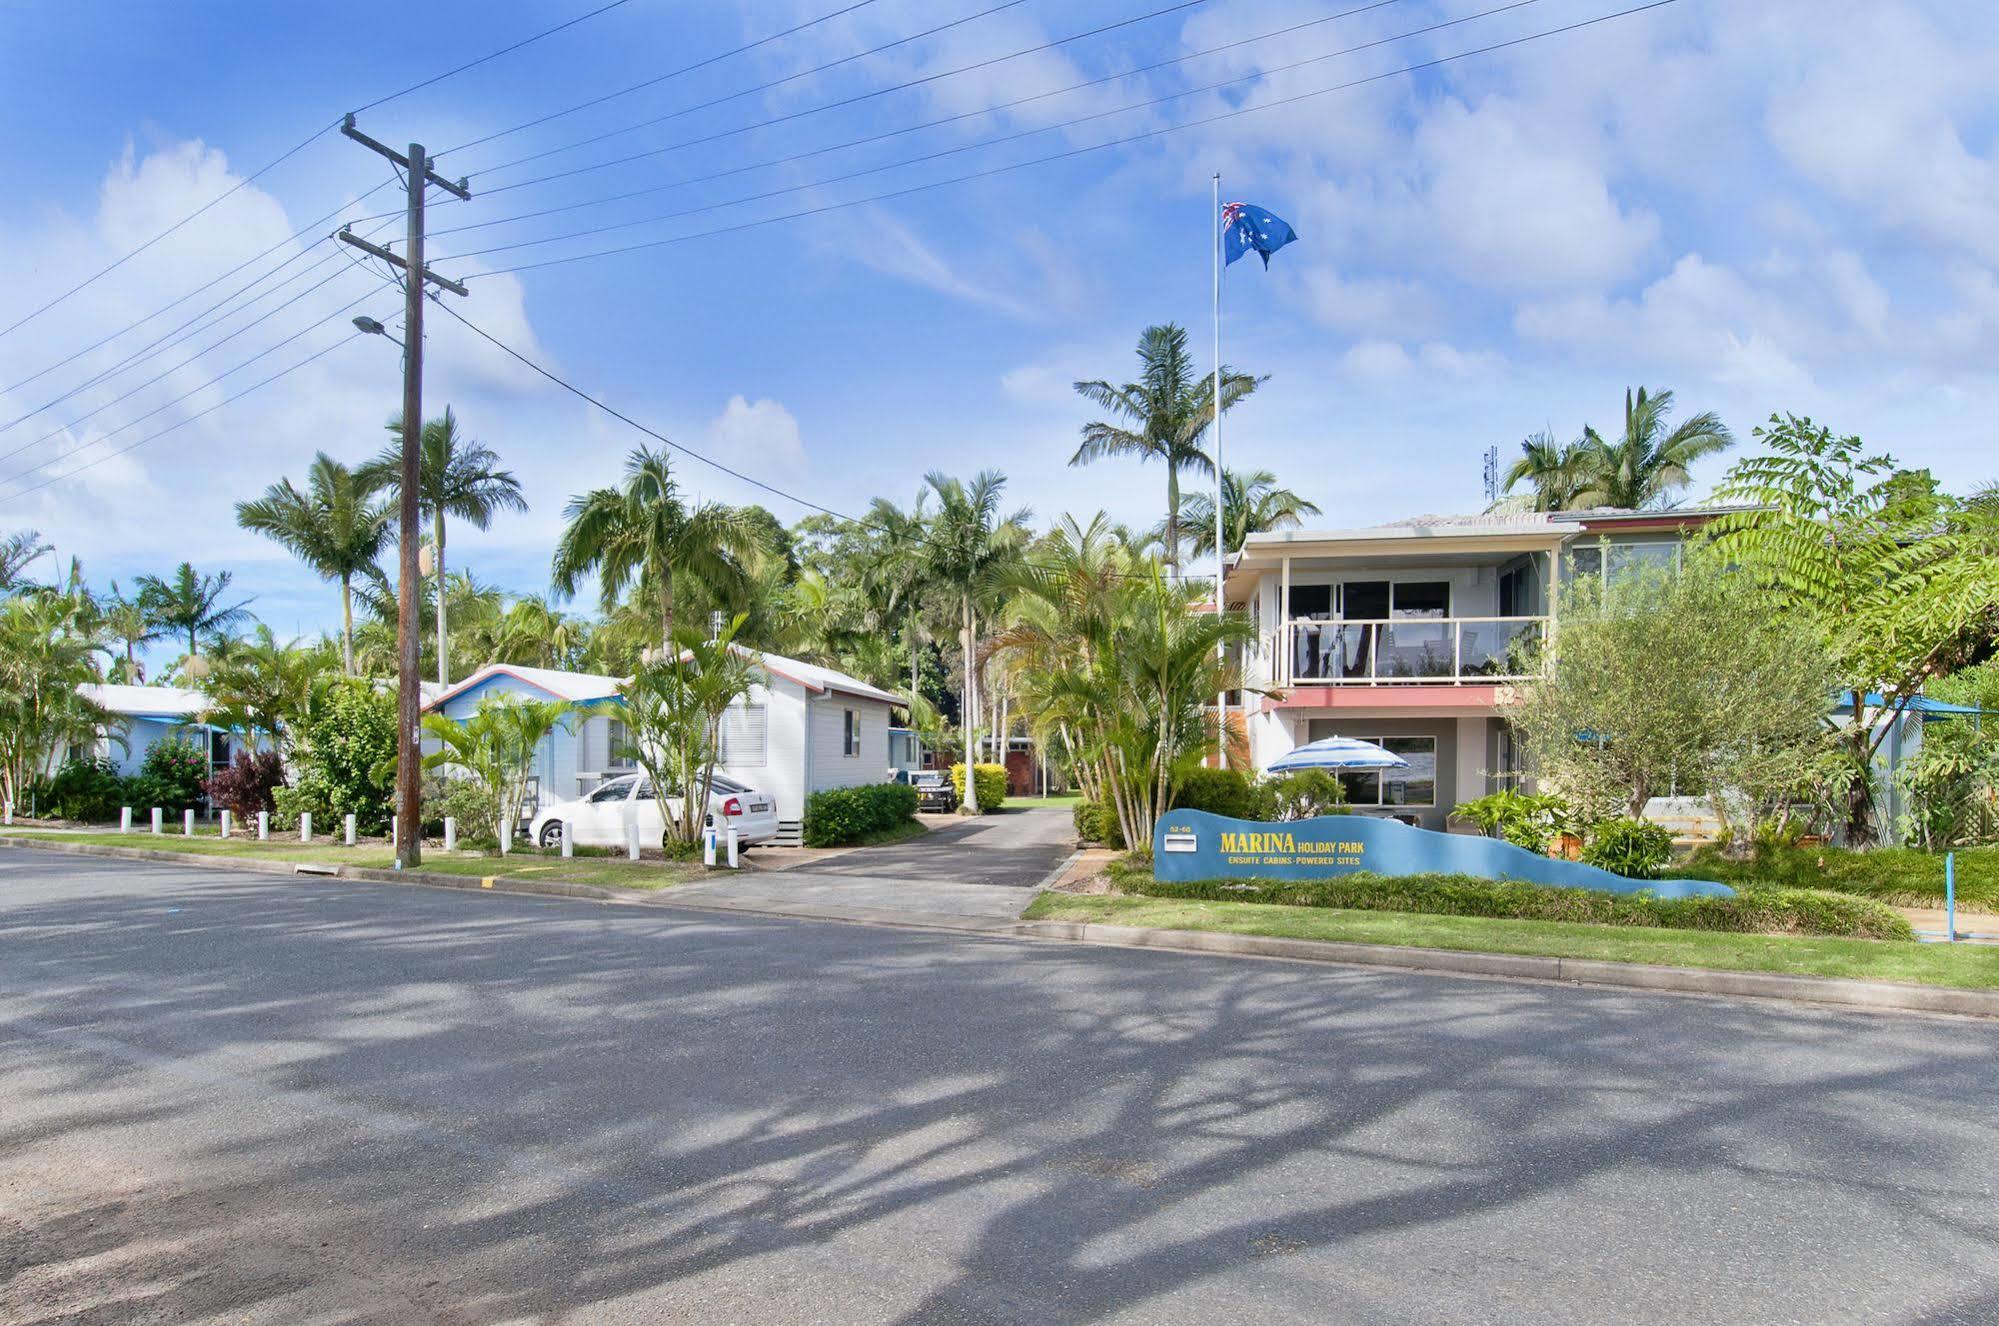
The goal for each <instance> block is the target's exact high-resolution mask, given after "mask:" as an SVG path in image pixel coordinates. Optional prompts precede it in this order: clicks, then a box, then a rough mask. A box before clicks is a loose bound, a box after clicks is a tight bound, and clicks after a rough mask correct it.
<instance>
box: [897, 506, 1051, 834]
mask: <svg viewBox="0 0 1999 1326" xmlns="http://www.w3.org/2000/svg"><path fill="white" fill-rule="evenodd" d="M924 482H925V483H927V484H928V485H929V486H930V491H931V492H933V493H935V494H936V495H937V514H936V515H935V516H934V517H932V519H931V521H930V532H929V539H928V542H926V543H925V545H924V549H925V568H926V572H927V574H928V576H929V579H930V580H931V582H932V583H934V584H935V585H936V586H937V587H938V589H939V590H940V592H943V593H948V594H949V595H950V596H951V598H952V599H953V600H954V604H953V606H954V607H956V608H957V610H958V617H959V630H960V634H959V637H958V638H959V648H960V652H961V654H962V657H963V659H964V664H965V681H964V693H963V707H962V709H961V710H960V718H961V720H962V722H963V725H964V737H965V809H966V810H968V811H970V812H972V813H974V814H976V813H977V812H978V809H979V804H978V780H977V779H976V778H974V777H973V776H972V775H973V773H974V772H975V770H976V766H977V765H978V762H979V745H978V739H979V719H978V713H979V703H978V699H979V682H978V669H979V615H980V614H981V613H982V612H983V611H985V610H986V609H987V608H988V607H989V606H990V605H991V604H992V603H993V601H994V600H995V598H996V597H997V596H998V595H999V593H1000V592H1001V591H1002V590H1003V589H1004V588H1005V586H1006V585H1007V584H1008V583H1009V581H1010V579H1011V578H1012V576H1013V575H1014V574H1015V572H1016V570H1017V569H1018V567H1019V565H1020V561H1021V553H1022V551H1023V550H1024V549H1025V548H1026V546H1027V542H1028V538H1029V532H1028V528H1027V525H1028V521H1030V520H1032V519H1033V514H1032V513H1031V512H1030V511H1028V509H1027V508H1025V507H1022V508H1021V509H1020V510H1018V511H1016V512H1014V513H1013V514H1012V515H1006V516H1003V515H1001V514H1000V502H1001V499H1002V495H1003V494H1004V493H1005V491H1006V476H1005V475H1003V474H1001V473H1000V472H999V471H998V470H982V471H980V473H979V475H978V477H976V478H974V479H973V480H972V482H971V484H970V485H969V486H968V485H966V484H964V483H962V482H960V481H959V480H957V479H954V478H952V477H950V476H949V475H946V474H943V473H941V472H939V471H934V470H933V471H932V472H931V473H930V474H929V475H928V476H927V477H926V478H925V480H924Z"/></svg>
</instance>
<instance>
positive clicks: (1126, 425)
mask: <svg viewBox="0 0 1999 1326" xmlns="http://www.w3.org/2000/svg"><path fill="white" fill-rule="evenodd" d="M1138 363H1139V376H1138V381H1136V382H1127V383H1124V384H1123V385H1122V386H1118V385H1114V384H1112V383H1111V382H1109V381H1106V380H1104V379H1102V378H1098V379H1096V380H1094V381H1090V382H1078V383H1076V384H1075V387H1076V392H1077V394H1079V395H1080V396H1082V397H1083V399H1085V400H1087V401H1089V402H1090V403H1091V404H1092V405H1095V406H1096V407H1097V408H1098V409H1100V410H1103V411H1106V412H1107V413H1109V414H1110V415H1111V418H1109V419H1100V420H1096V421H1094V422H1091V423H1087V424H1084V425H1083V442H1082V445H1081V446H1079V447H1077V448H1076V454H1075V455H1074V456H1071V457H1070V458H1069V463H1070V464H1071V465H1088V464H1090V463H1092V462H1094V461H1099V460H1103V459H1105V458H1106V457H1109V456H1136V457H1137V458H1138V459H1140V460H1142V461H1143V460H1158V461H1162V462H1164V463H1165V466H1166V559H1167V563H1168V565H1169V566H1171V567H1172V568H1173V570H1174V572H1175V573H1176V574H1177V573H1178V571H1179V567H1180V473H1181V471H1182V470H1191V471H1193V472H1194V473H1196V474H1209V475H1212V474H1213V473H1214V472H1215V463H1214V461H1213V460H1211V459H1210V458H1209V456H1208V453H1207V452H1205V451H1203V450H1202V449H1201V443H1202V440H1203V439H1204V438H1205V437H1206V436H1207V432H1208V429H1209V428H1210V427H1211V426H1212V425H1213V424H1214V421H1215V389H1214V379H1213V377H1212V375H1210V374H1206V373H1201V372H1199V371H1198V370H1196V368H1195V367H1194V359H1193V356H1192V355H1190V354H1189V353H1188V352H1187V329H1186V328H1184V327H1181V326H1178V325H1176V324H1174V323H1170V322H1169V323H1166V324H1164V325H1163V326H1156V327H1147V328H1146V329H1145V331H1144V332H1143V333H1141V334H1140V335H1139V338H1138ZM1267 381H1269V377H1268V375H1265V376H1264V377H1260V378H1258V377H1251V376H1250V375H1249V374H1247V373H1238V372H1236V371H1235V370H1234V369H1231V368H1227V367H1224V368H1223V369H1222V401H1221V408H1222V409H1224V410H1228V409H1231V408H1232V407H1234V405H1235V404H1236V402H1238V401H1240V400H1241V399H1242V398H1243V397H1245V396H1247V395H1249V394H1250V393H1252V392H1254V391H1255V390H1256V389H1257V387H1259V386H1261V385H1262V384H1263V383H1264V382H1267Z"/></svg>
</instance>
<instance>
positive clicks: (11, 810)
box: [7, 801, 14, 824]
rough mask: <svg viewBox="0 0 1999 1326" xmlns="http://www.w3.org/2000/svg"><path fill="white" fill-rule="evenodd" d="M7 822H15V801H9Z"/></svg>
mask: <svg viewBox="0 0 1999 1326" xmlns="http://www.w3.org/2000/svg"><path fill="white" fill-rule="evenodd" d="M7 822H8V823H9V824H12V823H13V822H14V803H13V802H11V801H9V802H8V803H7Z"/></svg>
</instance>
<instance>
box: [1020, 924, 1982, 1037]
mask: <svg viewBox="0 0 1999 1326" xmlns="http://www.w3.org/2000/svg"><path fill="white" fill-rule="evenodd" d="M1014 931H1015V933H1016V934H1018V935H1020V936H1021V937H1023V938H1030V939H1055V940H1067V941H1069V942H1072V943H1083V944H1104V945H1110V946H1113V947H1118V948H1151V949H1169V950H1174V951H1178V952H1183V953H1212V954H1223V955H1230V956H1238V957H1259V958H1285V959H1289V960H1291V961H1294V962H1327V963H1336V964H1341V965H1348V966H1362V967H1391V968H1395V969H1398V970H1402V971H1420V972H1438V973H1442V974H1446V975H1457V976H1500V977H1509V978H1512V979H1516V980H1530V981H1555V982H1559V983H1561V984H1564V985H1589V986H1599V987H1605V988H1611V989H1623V990H1656V991H1663V992H1669V993H1675V994H1700V995H1722V996H1727V997H1731V998H1751V999H1781V1000H1787V1001H1790V1002H1794V1003H1812V1004H1836V1005H1840V1006H1843V1007H1848V1008H1867V1009H1877V1010H1885V1011H1894V1012H1903V1013H1949V1014H1956V1015H1959V1016H1964V1017H1981V1018H1999V990H1963V989H1954V988H1951V987H1948V986H1935V985H1901V984H1897V983H1895V982H1891V981H1855V980H1847V979H1844V978H1841V977H1831V976H1787V975H1783V974H1781V973H1777V972H1747V971H1717V970H1713V969H1711V968H1705V967H1653V966H1648V965H1646V964H1644V963H1637V962H1600V961H1596V960H1593V959H1584V958H1549V957H1537V956H1533V955H1528V954H1515V953H1470V952H1460V951H1457V950H1454V949H1430V948H1401V947H1396V946H1393V945H1388V944H1346V943H1339V942H1337V941H1332V940H1319V939H1277V938H1272V937H1270V936H1265V935H1236V934H1226V933H1222V932H1219V931H1213V930H1159V929H1151V928H1147V927H1139V926H1124V925H1100V924H1097V923H1094V922H1083V921H1022V922H1021V923H1020V924H1019V925H1017V926H1016V927H1014Z"/></svg>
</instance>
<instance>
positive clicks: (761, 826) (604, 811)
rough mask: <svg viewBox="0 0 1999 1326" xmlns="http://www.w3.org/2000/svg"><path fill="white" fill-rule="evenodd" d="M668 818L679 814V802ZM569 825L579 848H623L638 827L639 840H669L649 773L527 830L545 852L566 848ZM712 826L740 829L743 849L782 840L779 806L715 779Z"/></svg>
mask: <svg viewBox="0 0 1999 1326" xmlns="http://www.w3.org/2000/svg"><path fill="white" fill-rule="evenodd" d="M669 805H670V810H669V812H668V813H671V814H673V815H675V816H676V817H677V816H678V814H679V810H680V806H679V802H678V800H677V799H675V800H673V801H671V802H670V803H669ZM565 820H567V821H568V822H569V832H570V838H571V841H573V842H574V843H575V844H576V845H577V846H578V847H623V846H624V845H625V835H626V832H627V829H628V827H629V826H630V825H633V824H637V825H638V826H639V841H640V842H641V843H643V844H645V845H646V846H648V847H657V846H659V844H660V840H661V839H662V838H663V837H665V835H666V817H665V815H664V814H662V813H661V810H660V801H659V798H658V797H657V796H655V795H653V790H652V779H651V778H648V777H647V776H645V775H644V774H626V775H624V776H623V777H621V778H613V779H610V780H609V781H608V782H605V783H603V784H600V785H599V786H598V787H597V788H595V789H594V790H593V791H591V792H590V793H589V794H588V795H587V796H583V797H579V798H577V799H576V800H574V801H558V802H556V803H555V804H554V805H551V806H545V807H543V808H542V809H541V810H540V811H539V812H537V813H536V815H535V817H534V819H533V821H531V822H530V823H529V825H528V833H529V836H530V838H531V839H532V841H534V842H537V843H539V844H541V845H542V846H543V847H560V846H561V845H562V824H563V821H565ZM707 822H708V823H709V824H715V825H720V826H722V827H723V828H724V829H726V828H727V827H728V826H729V825H734V826H735V828H736V841H737V842H738V843H740V844H742V845H744V846H753V845H755V844H757V843H767V842H769V841H770V840H771V839H773V838H775V837H777V803H776V802H775V801H773V800H772V799H771V797H770V795H769V794H768V793H766V792H758V791H756V790H754V789H752V788H747V787H744V786H743V785H742V784H741V783H737V782H734V781H733V780H731V779H728V778H724V777H723V776H722V775H721V774H716V775H715V781H714V786H713V787H712V788H711V789H710V792H709V797H708V819H707Z"/></svg>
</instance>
